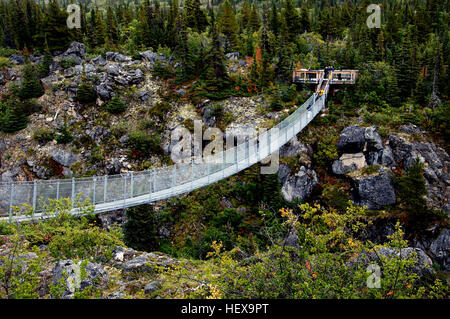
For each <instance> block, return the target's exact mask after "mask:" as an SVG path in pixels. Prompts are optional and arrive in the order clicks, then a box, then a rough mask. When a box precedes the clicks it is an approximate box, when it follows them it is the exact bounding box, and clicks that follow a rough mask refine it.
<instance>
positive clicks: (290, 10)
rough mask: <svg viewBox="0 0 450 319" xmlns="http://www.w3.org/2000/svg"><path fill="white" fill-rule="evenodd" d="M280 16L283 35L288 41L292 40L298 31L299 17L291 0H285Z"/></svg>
mask: <svg viewBox="0 0 450 319" xmlns="http://www.w3.org/2000/svg"><path fill="white" fill-rule="evenodd" d="M282 16H283V29H284V36H285V37H286V39H287V40H288V41H289V42H293V41H294V40H295V37H296V36H297V33H299V17H298V13H297V9H295V6H294V3H293V2H292V0H285V2H284V8H283V15H282Z"/></svg>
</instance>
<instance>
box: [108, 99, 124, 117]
mask: <svg viewBox="0 0 450 319" xmlns="http://www.w3.org/2000/svg"><path fill="white" fill-rule="evenodd" d="M126 109H127V105H126V104H125V102H123V101H122V100H120V99H119V98H118V97H117V96H115V97H113V98H112V99H111V101H109V103H108V104H106V110H107V111H108V112H109V113H111V114H119V113H122V112H124V111H125V110H126Z"/></svg>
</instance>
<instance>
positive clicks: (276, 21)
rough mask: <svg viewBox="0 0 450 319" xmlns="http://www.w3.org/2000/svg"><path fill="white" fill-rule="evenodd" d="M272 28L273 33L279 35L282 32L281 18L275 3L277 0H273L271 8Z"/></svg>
mask: <svg viewBox="0 0 450 319" xmlns="http://www.w3.org/2000/svg"><path fill="white" fill-rule="evenodd" d="M269 26H270V30H272V33H273V34H274V35H276V36H277V35H278V34H279V32H280V27H281V26H280V18H279V15H278V9H277V5H276V3H275V0H272V9H271V10H270V23H269Z"/></svg>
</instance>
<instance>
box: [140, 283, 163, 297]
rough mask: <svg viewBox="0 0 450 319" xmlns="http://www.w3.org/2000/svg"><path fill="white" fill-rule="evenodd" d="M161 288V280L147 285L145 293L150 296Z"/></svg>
mask: <svg viewBox="0 0 450 319" xmlns="http://www.w3.org/2000/svg"><path fill="white" fill-rule="evenodd" d="M160 287H161V282H160V281H159V280H155V281H152V282H149V283H148V284H146V285H145V288H144V292H145V293H146V294H150V293H152V292H155V291H156V290H158V289H159V288H160Z"/></svg>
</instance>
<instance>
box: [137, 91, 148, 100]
mask: <svg viewBox="0 0 450 319" xmlns="http://www.w3.org/2000/svg"><path fill="white" fill-rule="evenodd" d="M138 97H139V100H141V101H147V100H148V99H149V98H150V92H149V91H143V92H141V93H139V95H138Z"/></svg>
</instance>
